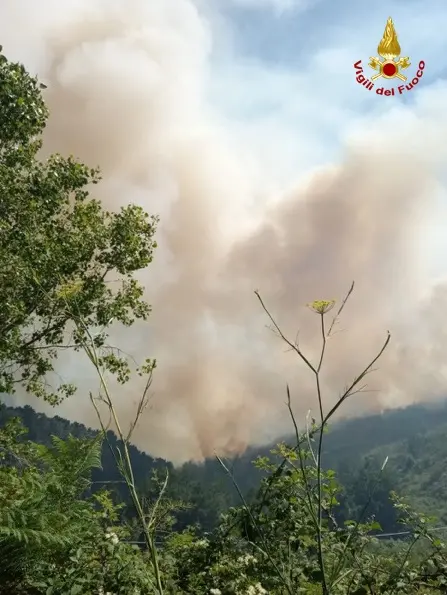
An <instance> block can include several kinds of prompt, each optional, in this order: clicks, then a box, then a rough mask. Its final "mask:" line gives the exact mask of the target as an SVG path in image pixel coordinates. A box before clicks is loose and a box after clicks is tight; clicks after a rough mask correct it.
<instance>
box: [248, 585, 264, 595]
mask: <svg viewBox="0 0 447 595" xmlns="http://www.w3.org/2000/svg"><path fill="white" fill-rule="evenodd" d="M247 595H267V591H266V590H265V589H264V587H263V586H262V585H261V583H256V585H250V586H249V587H248V589H247Z"/></svg>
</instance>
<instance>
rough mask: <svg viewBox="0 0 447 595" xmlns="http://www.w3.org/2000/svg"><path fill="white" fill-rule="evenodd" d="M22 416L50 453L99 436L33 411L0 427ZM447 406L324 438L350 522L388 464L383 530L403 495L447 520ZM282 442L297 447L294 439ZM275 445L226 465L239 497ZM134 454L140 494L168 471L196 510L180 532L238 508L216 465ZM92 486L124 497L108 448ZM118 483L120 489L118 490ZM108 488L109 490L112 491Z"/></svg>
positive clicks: (380, 514)
mask: <svg viewBox="0 0 447 595" xmlns="http://www.w3.org/2000/svg"><path fill="white" fill-rule="evenodd" d="M13 416H19V417H20V418H21V419H22V420H23V423H24V425H25V426H26V428H28V435H27V436H28V438H29V439H31V440H33V441H35V442H38V443H41V444H45V445H47V446H49V445H51V438H50V437H51V436H52V435H55V436H58V437H60V438H62V439H66V438H67V437H68V435H69V434H72V435H73V436H76V437H77V438H85V437H89V436H93V435H95V433H96V432H94V431H93V430H91V429H88V428H86V427H85V426H83V425H82V424H79V423H76V422H69V421H68V420H66V419H63V418H61V417H59V416H57V415H56V416H54V417H51V418H50V417H47V416H46V415H44V414H41V413H36V412H35V411H34V410H33V409H32V408H31V407H29V406H25V407H18V408H11V407H10V408H6V407H4V408H2V409H0V426H1V425H3V424H4V423H5V421H6V420H7V419H8V418H11V417H13ZM446 437H447V403H446V404H441V405H440V404H437V405H433V406H431V407H423V406H412V407H408V408H405V409H398V410H390V411H386V412H384V413H383V414H381V415H374V416H367V417H364V418H360V419H355V420H349V421H343V422H339V423H336V424H334V426H333V427H332V428H331V430H330V432H329V433H328V435H327V441H326V445H325V452H324V461H325V466H326V467H327V468H329V469H334V470H336V471H337V475H338V477H339V479H340V482H341V483H342V485H343V486H344V487H345V492H346V494H349V498H345V499H342V501H343V504H344V506H345V507H346V508H347V509H346V510H344V511H343V516H344V517H346V518H348V517H349V516H350V515H352V514H355V512H357V511H358V510H359V509H361V507H362V506H363V505H364V504H365V502H366V500H367V498H368V497H369V495H370V492H371V490H372V489H373V483H374V481H375V477H376V474H377V470H378V469H380V467H381V465H382V463H383V461H384V460H385V458H386V457H389V461H388V464H387V468H386V473H384V474H382V477H381V482H380V486H379V487H380V490H377V489H376V491H375V498H374V501H373V502H372V503H371V505H370V512H371V513H374V514H376V518H377V519H378V521H379V522H380V523H381V525H382V529H383V531H384V532H391V531H394V530H396V519H395V515H393V514H392V506H391V504H390V502H389V491H390V490H397V491H398V492H399V493H402V494H405V495H406V496H408V497H409V498H410V500H411V501H412V502H413V503H414V504H415V505H416V506H417V507H418V509H420V510H424V511H427V512H430V513H431V514H434V515H435V516H437V517H439V518H440V519H444V520H447V504H446V502H447V467H446V465H445V461H446V460H447V440H446ZM109 439H110V440H111V443H112V445H113V446H114V448H116V445H117V444H118V442H117V438H116V436H115V435H114V434H113V433H112V432H109ZM284 440H285V441H286V442H287V441H288V442H292V440H293V439H292V437H290V436H289V437H285V438H284ZM274 446H275V445H274V444H272V445H271V446H270V447H264V448H260V449H254V448H250V449H249V450H248V451H247V452H246V453H244V454H243V455H241V456H239V457H236V458H234V459H232V460H230V461H227V463H228V465H229V468H230V470H231V472H232V474H233V477H234V480H235V481H236V482H237V484H238V486H239V487H240V489H241V491H242V493H243V494H244V495H245V496H247V497H248V498H249V497H250V495H251V494H254V493H255V492H256V490H257V489H258V488H259V484H260V480H261V477H262V475H263V474H262V473H261V472H260V471H259V470H258V469H256V468H255V467H253V464H252V462H253V461H254V460H255V459H256V458H257V457H263V456H266V455H269V454H270V451H271V449H272V448H274ZM130 453H131V457H132V463H133V466H134V474H135V479H136V482H137V484H138V486H139V488H140V489H141V491H142V492H144V491H145V490H148V489H150V478H151V476H152V473H153V472H154V471H158V472H159V473H161V474H163V472H164V471H165V470H166V469H168V471H169V475H170V479H169V485H168V493H169V494H170V495H171V496H172V497H175V498H178V499H180V500H182V501H185V502H188V503H190V504H191V508H190V509H188V510H186V511H181V512H179V513H178V515H177V516H178V523H177V528H184V527H185V526H187V525H190V524H194V523H199V524H200V526H201V527H202V529H203V530H210V529H212V528H213V527H214V526H215V524H216V523H217V521H218V518H219V515H220V513H222V512H225V511H226V510H227V509H228V508H229V507H230V506H234V505H237V504H239V501H240V499H239V496H238V494H237V491H236V489H235V487H234V485H233V482H232V480H231V479H230V477H229V476H228V475H227V474H226V473H225V471H224V470H223V468H222V466H221V465H220V463H219V462H218V461H216V460H214V459H212V460H207V461H205V462H204V463H202V464H195V463H187V464H184V465H182V466H181V467H179V468H175V469H174V468H173V466H172V465H171V464H170V463H169V462H167V461H164V460H162V459H153V458H152V457H150V456H149V455H147V454H146V453H144V452H141V451H140V450H139V449H138V448H136V447H134V446H131V447H130ZM92 480H93V485H94V486H96V489H97V488H98V487H99V486H104V485H109V484H110V482H111V484H110V485H112V486H113V489H114V490H116V491H117V492H118V493H119V494H120V497H121V498H123V499H125V498H126V490H125V488H123V487H122V484H121V483H120V480H121V476H120V474H119V471H118V469H117V468H116V463H115V461H114V459H113V456H112V455H111V452H110V449H109V447H108V446H107V444H104V445H103V448H102V469H95V470H94V471H93V475H92ZM114 482H115V483H114ZM110 485H109V487H110Z"/></svg>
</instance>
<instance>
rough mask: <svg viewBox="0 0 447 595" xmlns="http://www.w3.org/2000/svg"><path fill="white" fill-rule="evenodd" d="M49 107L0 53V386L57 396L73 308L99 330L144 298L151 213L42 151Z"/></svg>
mask: <svg viewBox="0 0 447 595" xmlns="http://www.w3.org/2000/svg"><path fill="white" fill-rule="evenodd" d="M47 117H48V110H47V108H46V106H45V103H44V100H43V97H42V90H41V89H40V85H39V83H38V81H37V79H35V78H33V77H31V76H30V75H29V74H28V73H27V72H26V70H25V68H24V67H23V66H22V65H20V64H15V63H11V62H9V61H8V60H7V59H6V58H5V57H4V56H3V55H1V61H0V303H1V309H0V392H9V393H11V392H13V391H14V390H15V386H16V384H17V383H18V382H20V383H22V384H23V385H24V386H25V388H26V390H27V391H29V392H31V393H34V394H36V395H38V396H41V397H44V398H46V399H48V400H49V401H51V402H52V403H55V402H57V401H58V399H60V398H61V397H62V396H64V395H67V394H71V393H72V392H73V391H74V387H73V386H70V385H67V384H62V385H60V386H58V387H56V388H54V387H50V386H49V385H48V382H46V377H47V375H48V372H50V371H52V370H53V366H54V359H55V358H56V357H57V354H58V349H60V348H61V347H63V346H67V345H70V344H72V345H74V346H76V345H77V343H78V342H79V341H78V339H77V337H76V336H73V334H72V330H73V328H72V326H71V325H70V322H71V319H72V317H73V315H74V313H76V315H78V316H82V318H83V320H84V321H85V322H86V324H87V325H89V326H91V327H96V328H99V329H101V330H102V333H101V334H100V336H99V337H98V339H97V340H98V341H105V331H106V329H107V327H108V326H109V325H110V323H111V321H117V322H120V323H122V324H125V325H130V324H131V323H132V322H133V321H134V320H135V319H136V318H142V319H145V318H146V317H147V315H148V314H149V306H148V305H147V303H146V302H145V301H144V300H143V299H142V297H143V288H142V287H141V285H140V284H139V283H138V282H137V281H136V280H135V279H134V277H133V274H134V272H135V271H137V270H139V269H142V268H144V267H146V266H147V265H148V264H149V263H150V262H151V260H152V254H153V250H154V248H155V246H156V243H155V241H154V239H153V236H154V233H155V228H156V218H155V217H149V216H148V215H147V214H146V213H145V212H144V211H143V209H142V208H141V207H139V206H136V205H129V206H126V207H123V208H121V209H120V210H119V211H118V212H109V211H106V210H105V209H104V208H103V206H102V204H101V203H100V202H99V201H98V200H95V199H94V198H91V197H90V194H89V191H90V190H91V189H92V188H93V187H94V185H95V184H97V183H98V181H99V179H100V177H99V171H98V170H96V169H92V168H90V167H88V166H87V165H85V164H83V163H81V162H80V161H78V160H77V159H75V158H73V157H67V158H66V157H63V156H61V155H58V154H55V155H51V156H50V157H48V159H45V160H42V159H40V157H39V155H40V153H39V150H40V148H41V146H42V142H43V141H42V135H43V132H44V128H45V124H46V120H47Z"/></svg>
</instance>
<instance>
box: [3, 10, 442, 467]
mask: <svg viewBox="0 0 447 595" xmlns="http://www.w3.org/2000/svg"><path fill="white" fill-rule="evenodd" d="M0 16H1V18H0V35H1V41H2V44H3V46H4V48H5V53H7V54H8V56H9V57H11V58H12V59H17V60H21V61H23V62H24V63H25V64H26V66H27V68H29V69H30V70H31V71H33V70H34V71H36V72H38V74H39V77H40V78H41V79H42V81H43V82H45V83H46V84H47V85H48V89H46V90H45V98H46V100H47V102H48V106H49V108H50V112H51V117H50V121H49V125H48V128H47V132H46V138H45V141H46V144H45V151H47V152H54V151H58V152H61V153H63V154H74V155H75V156H77V157H80V158H81V159H82V160H84V161H85V162H87V163H89V164H90V165H91V166H96V165H100V167H101V170H102V174H103V183H102V184H101V185H100V187H98V188H95V195H96V196H97V197H98V198H101V200H102V201H103V202H104V204H105V205H106V207H107V208H110V209H113V208H115V207H118V206H121V205H122V204H126V203H128V202H136V203H138V204H141V205H142V206H144V208H145V209H146V210H147V211H148V212H150V213H154V214H157V213H158V214H160V217H161V222H160V226H159V234H158V238H157V241H158V244H159V248H158V250H157V254H156V256H155V263H154V264H153V265H152V266H151V267H150V268H149V269H148V270H147V271H145V272H143V273H142V275H141V279H142V281H143V282H144V284H145V286H146V288H147V299H148V301H149V302H150V303H151V304H152V306H153V315H152V317H151V320H150V323H149V324H147V325H142V326H140V327H138V326H137V327H135V329H134V330H133V331H132V332H131V333H128V332H127V333H124V335H123V336H122V337H121V336H119V334H118V335H117V334H115V336H114V340H115V343H116V344H118V343H119V344H120V345H123V348H124V349H126V350H128V351H129V352H131V353H133V354H134V355H135V356H140V355H141V354H144V355H148V356H151V357H156V358H157V360H158V369H157V373H156V377H155V381H154V385H153V389H154V397H153V400H152V408H151V409H149V410H148V411H147V413H146V415H145V417H144V420H143V423H142V424H141V426H140V427H139V429H138V430H137V431H136V433H135V439H136V441H137V443H138V445H139V446H140V447H141V448H144V449H147V450H149V451H150V452H151V453H152V454H154V455H161V456H165V457H167V458H171V459H173V460H174V461H181V460H185V459H188V458H194V459H201V458H203V457H204V456H209V455H212V453H213V451H214V449H217V450H218V451H224V452H235V451H238V450H242V449H243V448H245V447H246V446H247V445H248V444H251V443H259V442H262V441H264V440H268V439H271V438H274V437H275V436H278V435H280V434H281V433H282V432H283V431H284V430H285V429H286V428H288V423H289V422H288V419H287V410H286V408H285V407H284V400H285V383H286V382H287V381H288V382H289V383H290V386H291V390H292V394H293V398H294V407H295V409H296V412H297V417H298V419H300V418H301V419H303V417H304V415H305V414H306V412H307V410H308V409H309V408H310V407H314V406H315V403H314V398H313V391H312V378H309V377H308V372H307V371H306V370H305V369H304V368H303V367H302V366H301V365H300V364H299V362H298V361H297V360H296V358H294V356H293V354H292V353H284V352H283V345H282V344H281V343H280V342H279V341H278V340H277V339H275V337H274V336H273V335H272V334H271V333H269V332H268V331H267V330H266V328H265V324H266V322H267V321H266V319H265V316H264V314H263V312H262V311H261V309H260V308H259V304H258V303H257V300H256V299H255V297H254V294H253V291H254V290H255V289H258V290H259V291H260V293H261V295H262V296H263V298H264V300H265V301H266V303H267V305H268V306H269V308H270V309H271V311H272V313H273V314H274V315H275V317H276V319H277V320H278V323H279V324H280V325H281V327H282V328H283V329H284V331H285V332H287V334H289V335H290V336H292V338H293V337H294V336H295V333H296V332H297V330H298V329H300V335H299V339H300V345H301V347H302V348H303V350H304V351H305V352H306V353H308V354H309V357H312V354H315V353H317V348H318V343H317V341H318V336H317V335H318V333H317V332H316V330H317V323H318V321H317V319H316V318H315V315H312V313H311V312H309V311H306V310H305V304H306V303H307V302H309V301H312V300H313V299H332V298H335V299H337V300H340V299H342V298H343V296H344V294H345V293H346V291H347V289H348V288H349V286H350V284H351V282H352V280H355V282H356V290H355V292H354V294H353V297H352V300H351V301H350V303H349V307H347V309H346V314H345V315H344V316H343V318H342V320H341V322H340V324H339V326H338V329H339V330H343V332H340V333H338V334H336V335H335V336H334V338H333V339H331V342H330V344H329V347H328V355H327V362H328V363H327V367H326V372H325V376H324V379H325V387H324V390H325V398H326V402H327V404H328V405H330V404H331V403H333V402H334V400H335V399H336V398H337V396H338V394H339V391H341V390H342V389H343V387H344V385H345V384H346V383H347V382H348V381H349V380H350V379H351V377H352V375H353V374H354V372H355V371H358V369H359V367H361V366H362V365H363V364H365V363H366V362H368V361H369V360H370V359H371V357H372V356H373V354H374V353H375V352H376V351H377V349H378V348H379V346H380V345H381V343H382V340H383V338H384V336H385V333H386V331H387V330H390V332H391V334H392V342H391V345H390V348H389V350H388V352H387V353H386V355H385V356H384V358H383V360H382V362H381V365H380V370H379V371H378V372H377V373H375V374H374V376H372V377H371V378H370V381H369V383H370V386H369V388H371V389H377V392H369V393H365V394H363V395H359V396H358V397H357V398H356V399H355V401H354V400H353V401H352V402H351V405H350V407H351V409H350V412H351V414H352V415H354V414H361V413H362V412H365V411H371V410H380V409H383V408H386V407H394V406H400V405H404V404H409V403H411V402H415V401H423V400H426V399H431V398H436V397H439V396H444V395H445V386H446V374H445V372H446V366H445V346H446V345H447V323H446V315H445V304H446V302H447V285H446V284H443V283H442V282H441V283H438V284H436V286H434V285H433V283H432V282H431V281H430V278H429V275H428V272H427V270H428V269H427V250H425V249H424V247H425V246H426V244H427V241H428V238H429V236H430V235H431V229H432V227H431V225H432V223H433V222H435V221H436V220H438V219H439V218H440V217H443V216H444V215H445V214H446V213H445V209H444V208H442V207H440V206H439V197H440V196H442V194H443V192H444V191H445V188H444V186H443V182H442V178H441V177H440V175H439V168H440V164H441V163H442V161H443V159H445V151H446V148H445V132H446V116H445V109H444V105H445V103H444V102H443V101H441V100H440V96H441V95H442V94H443V93H444V95H445V92H444V91H443V90H442V89H440V90H439V92H438V93H437V94H435V93H432V94H430V93H426V94H424V93H423V92H421V95H420V97H421V98H420V100H417V101H416V105H415V106H414V107H413V108H412V109H410V108H400V109H398V108H397V107H396V108H395V109H393V108H390V111H389V112H388V113H387V114H385V115H384V116H383V117H382V118H380V119H378V120H377V121H376V122H374V124H373V125H369V124H368V122H367V121H365V124H364V125H363V124H362V125H361V126H360V128H359V131H360V133H359V134H357V135H355V136H353V137H352V138H351V140H350V141H349V142H348V141H347V142H346V144H345V148H344V153H343V154H342V155H341V156H340V159H339V161H338V162H337V163H336V164H330V165H328V166H324V167H321V168H320V169H319V170H317V171H313V172H309V176H308V177H307V178H306V180H301V181H300V183H299V184H297V186H296V188H295V189H293V190H290V189H287V191H284V193H283V196H282V197H279V198H278V200H276V201H275V203H274V205H271V206H266V207H265V211H264V213H263V214H262V217H261V221H259V216H258V215H259V212H258V211H259V209H256V213H255V209H254V208H253V213H251V211H250V209H251V205H253V204H254V203H255V201H256V196H257V193H259V192H262V184H263V183H264V180H253V177H252V171H251V170H250V169H249V168H248V167H246V161H245V159H244V157H245V156H244V155H242V154H240V153H238V143H237V139H232V138H231V135H229V134H227V132H226V130H225V126H224V123H222V121H221V120H220V119H219V117H218V116H217V115H216V114H215V113H214V112H213V110H212V109H211V107H210V106H209V105H208V103H207V100H206V83H207V77H208V69H209V67H210V63H209V60H210V51H211V46H212V29H211V26H210V24H209V23H208V22H207V21H206V20H205V19H204V17H203V16H201V14H200V12H199V11H198V9H197V7H196V6H195V5H194V3H193V2H192V0H176V2H170V1H167V0H159V1H155V0H154V1H152V2H147V1H145V0H132V1H129V0H115V1H114V2H110V0H104V1H100V0H95V1H92V0H90V1H88V2H87V1H86V0H85V1H81V0H72V1H66V2H55V1H51V0H41V2H39V3H38V4H36V3H34V2H32V1H31V0H5V1H4V2H3V4H2V7H1V8H0ZM346 68H347V69H348V70H349V69H352V65H351V64H347V65H346ZM349 72H350V70H349ZM297 101H298V98H297ZM396 105H397V104H396ZM264 142H265V143H269V142H271V141H270V139H269V138H265V139H264ZM277 150H278V152H281V146H278V148H277ZM239 217H241V218H242V220H240V219H239ZM82 365H83V364H82V363H77V362H75V361H74V360H73V361H66V362H65V363H64V366H63V369H61V373H62V374H63V375H68V376H70V375H71V376H73V379H74V380H75V381H77V382H78V384H79V385H80V393H82V388H83V382H84V380H85V382H86V383H87V381H88V379H89V377H88V374H87V373H86V372H85V371H84V370H83V369H82ZM81 370H82V374H80V372H81ZM79 377H81V378H82V381H79ZM92 377H93V376H92ZM138 388H139V387H137V386H135V385H134V386H132V387H131V388H129V387H126V388H125V392H124V394H122V396H120V399H119V403H120V409H121V415H124V416H125V415H126V412H129V415H131V414H132V409H133V402H134V400H135V398H136V397H135V395H134V394H133V390H135V391H137V389H138ZM79 398H80V399H81V401H79V400H78V397H76V398H75V399H74V401H73V402H71V403H67V404H66V406H65V407H66V411H67V412H68V413H69V414H70V415H72V416H73V417H75V416H76V417H78V418H79V419H80V421H90V418H89V416H90V415H91V414H90V405H89V402H88V399H87V398H86V399H85V400H84V399H83V397H82V395H81V394H80V395H79ZM80 402H81V403H82V406H81V405H80ZM84 403H85V405H84ZM348 407H349V406H348Z"/></svg>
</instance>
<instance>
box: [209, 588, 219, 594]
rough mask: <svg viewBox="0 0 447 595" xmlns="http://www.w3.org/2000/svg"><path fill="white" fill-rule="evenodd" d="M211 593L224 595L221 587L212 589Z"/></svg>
mask: <svg viewBox="0 0 447 595" xmlns="http://www.w3.org/2000/svg"><path fill="white" fill-rule="evenodd" d="M210 595H222V591H221V590H220V589H210Z"/></svg>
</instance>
